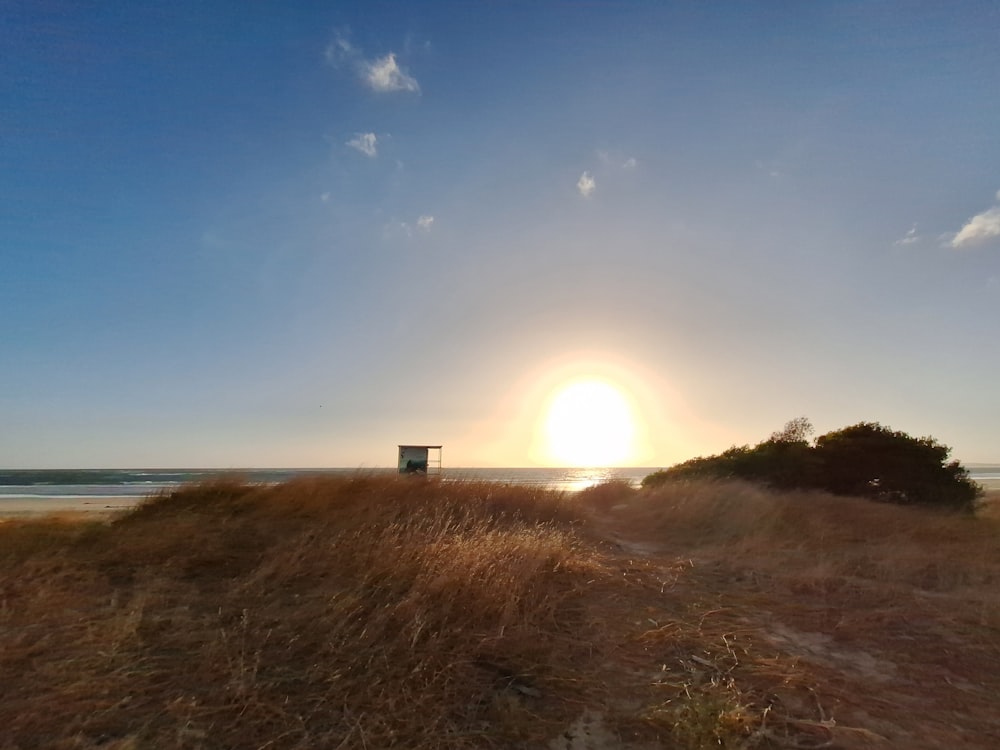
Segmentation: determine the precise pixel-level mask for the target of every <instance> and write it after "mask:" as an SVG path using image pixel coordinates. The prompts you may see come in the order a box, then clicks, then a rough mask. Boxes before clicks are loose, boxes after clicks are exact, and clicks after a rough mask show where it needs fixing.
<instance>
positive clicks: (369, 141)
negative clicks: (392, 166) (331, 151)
mask: <svg viewBox="0 0 1000 750" xmlns="http://www.w3.org/2000/svg"><path fill="white" fill-rule="evenodd" d="M377 143H378V138H377V137H376V136H375V134H374V133H358V134H357V135H356V136H354V137H353V138H352V139H351V140H349V141H347V143H346V144H345V145H347V146H350V147H351V148H354V149H357V150H358V151H360V152H361V153H362V154H364V155H365V156H371V157H375V156H378V148H377Z"/></svg>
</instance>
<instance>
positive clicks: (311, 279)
mask: <svg viewBox="0 0 1000 750" xmlns="http://www.w3.org/2000/svg"><path fill="white" fill-rule="evenodd" d="M997 29H1000V6H998V5H997V4H996V3H991V2H956V3H948V4H941V3H922V2H878V3H871V2H857V3H850V2H830V3H778V2H774V3H746V2H740V3H711V4H709V3H704V4H694V3H680V2H678V3H667V2H664V3H652V2H623V3H617V2H616V3H611V2H580V3H570V2H553V3H458V2H456V3H443V2H442V3H356V4H354V3H333V2H326V3H295V4H283V3H237V2H232V3H225V2H218V3H208V4H206V3H200V2H199V3H194V2H177V3H171V4H169V5H167V4H141V3H55V2H53V3H49V2H10V3H5V4H4V5H3V7H2V8H0V49H2V50H3V53H2V56H0V100H2V107H0V465H3V466H7V467H49V466H52V467H59V466H107V467H110V466H115V467H135V466H149V467H155V466H179V465H180V466H220V467H227V466H383V465H391V464H392V463H393V461H394V458H395V445H396V444H397V443H413V442H416V443H421V442H427V443H442V444H444V446H445V452H444V460H445V464H446V465H464V466H488V465H499V466H505V465H513V466H519V465H533V464H545V463H547V462H551V452H549V453H546V451H545V450H544V446H542V447H539V446H538V445H537V442H538V440H539V439H540V438H539V434H540V425H541V424H542V422H544V418H545V413H546V408H547V407H546V404H548V403H550V401H551V399H552V398H553V394H555V393H558V392H559V389H560V388H561V387H562V386H563V385H565V384H566V383H570V382H573V381H575V380H579V379H580V378H598V379H601V380H602V381H604V382H607V383H610V384H612V385H613V386H614V388H616V389H618V390H619V392H620V393H621V394H623V396H624V398H625V399H626V400H627V401H628V403H629V405H630V407H629V408H630V409H631V413H632V420H633V422H634V426H635V435H636V439H635V446H634V450H633V451H632V452H631V453H630V458H629V459H628V462H630V463H634V464H637V465H645V466H662V465H668V464H670V463H674V462H676V461H680V460H684V459H686V458H690V457H692V456H694V455H699V454H707V453H714V452H718V451H721V450H724V449H725V448H727V447H729V446H730V445H733V444H744V443H753V442H756V441H758V440H760V439H763V438H765V437H766V436H767V435H769V434H770V433H771V432H772V431H774V430H777V429H779V428H780V427H781V426H782V425H783V424H784V423H785V421H787V420H789V419H791V418H793V417H797V416H801V415H804V416H808V417H809V418H810V419H811V420H812V422H813V424H814V425H815V427H816V430H817V432H818V433H822V432H825V431H828V430H831V429H835V428H838V427H843V426H846V425H848V424H852V423H855V422H858V421H861V420H872V421H879V422H881V423H883V424H886V425H889V426H891V427H893V428H894V429H899V430H904V431H906V432H909V433H911V434H914V435H933V436H934V437H936V438H938V439H939V440H941V441H942V442H944V443H946V444H948V445H950V446H952V447H953V448H954V452H955V456H956V457H958V458H959V459H961V460H963V461H966V462H987V461H997V460H1000V389H998V388H997V385H996V383H997V382H998V376H1000V346H998V345H997V340H998V334H1000V138H998V137H997V134H998V133H1000V96H998V92H1000V35H998V31H997Z"/></svg>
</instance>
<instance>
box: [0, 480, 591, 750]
mask: <svg viewBox="0 0 1000 750" xmlns="http://www.w3.org/2000/svg"><path fill="white" fill-rule="evenodd" d="M567 512H568V508H567V505H566V504H565V502H563V501H562V499H561V498H560V497H559V496H555V495H551V494H545V493H543V494H539V493H537V492H534V491H531V490H511V489H509V488H502V487H494V486H490V485H471V484H469V485H461V486H447V487H445V486H443V485H440V484H438V483H435V482H405V481H387V480H380V479H373V478H366V477H362V476H359V477H356V478H353V479H350V480H300V481H297V482H291V483H289V484H286V485H280V486H277V487H251V486H245V485H240V484H235V483H226V482H216V483H210V484H206V485H201V486H194V487H189V488H184V489H182V490H180V491H178V492H175V493H174V494H172V495H169V496H164V497H159V498H155V499H152V500H150V501H149V502H147V503H145V504H143V505H142V506H141V507H139V508H138V509H136V510H135V511H134V512H132V513H129V514H127V515H125V516H123V517H122V518H120V519H119V520H117V521H115V522H114V523H112V524H111V525H110V526H105V527H95V528H86V529H84V528H69V527H66V526H59V525H52V524H49V523H38V524H30V523H24V524H19V525H18V527H17V528H10V529H7V528H5V529H3V530H0V535H2V537H0V538H2V540H3V547H2V550H3V557H4V558H5V559H4V560H3V566H4V567H3V573H2V581H3V600H2V609H0V613H2V614H0V646H2V650H0V672H2V673H3V674H4V676H5V679H4V683H5V684H4V686H3V692H4V698H3V702H2V704H0V714H2V715H0V747H25V748H27V747H39V748H41V747H46V748H56V747H66V748H70V747H72V748H90V747H102V748H103V747H111V746H120V747H157V748H159V747H273V748H279V747H287V748H299V747H302V748H305V747H340V746H343V747H370V748H376V747H389V746H392V747H473V746H476V747H478V746H483V744H484V743H485V744H492V743H494V742H497V743H502V742H515V741H529V740H531V739H532V738H537V737H538V733H539V732H542V734H543V735H551V734H552V733H555V732H557V731H558V726H559V724H560V722H562V721H563V720H564V719H566V720H568V715H566V714H565V712H560V711H559V710H558V707H556V709H557V710H554V711H553V713H552V717H551V720H550V721H549V722H545V721H539V720H538V719H537V717H534V716H533V711H534V710H535V708H533V706H534V705H535V704H538V705H541V704H542V703H543V702H544V697H545V696H546V695H547V694H550V693H553V692H554V690H555V687H554V686H557V685H561V683H560V681H561V680H564V679H565V678H566V674H565V671H566V670H565V665H571V664H573V663H574V662H576V661H586V659H587V658H589V654H590V653H591V651H592V649H591V647H590V645H589V644H588V643H587V642H586V641H585V640H584V639H585V638H587V635H588V624H587V622H586V621H584V619H583V616H584V614H585V612H584V610H583V608H582V607H581V606H580V596H581V591H582V590H583V589H585V587H586V585H587V582H588V581H590V580H592V579H593V578H594V577H595V576H600V575H601V568H600V564H599V562H598V560H597V559H596V557H595V555H594V554H593V553H592V552H591V551H589V550H588V549H587V548H586V547H585V546H583V545H582V544H581V543H580V541H579V540H578V539H577V538H576V536H575V534H574V532H573V530H572V524H571V523H569V522H568V520H567V519H568V516H567ZM561 689H562V690H563V692H565V687H564V686H563V687H562V688H561ZM536 707H537V706H536Z"/></svg>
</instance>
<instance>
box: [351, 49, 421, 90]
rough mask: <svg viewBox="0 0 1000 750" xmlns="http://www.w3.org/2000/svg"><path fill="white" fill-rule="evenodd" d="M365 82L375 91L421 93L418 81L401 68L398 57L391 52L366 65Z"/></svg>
mask: <svg viewBox="0 0 1000 750" xmlns="http://www.w3.org/2000/svg"><path fill="white" fill-rule="evenodd" d="M364 71H365V75H364V78H365V82H366V83H367V84H368V85H369V86H370V87H371V88H372V89H374V90H375V91H412V92H414V93H419V92H420V84H418V83H417V79H416V78H414V77H413V76H411V75H409V74H408V73H407V72H406V71H405V70H403V69H402V68H400V67H399V64H398V63H397V62H396V55H395V54H394V53H392V52H390V53H389V54H388V55H386V56H385V57H380V58H378V59H377V60H373V61H372V62H366V63H364Z"/></svg>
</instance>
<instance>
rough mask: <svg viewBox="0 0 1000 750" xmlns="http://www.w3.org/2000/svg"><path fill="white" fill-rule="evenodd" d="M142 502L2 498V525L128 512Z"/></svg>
mask: <svg viewBox="0 0 1000 750" xmlns="http://www.w3.org/2000/svg"><path fill="white" fill-rule="evenodd" d="M142 500H143V498H141V497H66V498H61V497H42V498H40V497H16V496H15V497H2V498H0V523H2V522H3V521H4V520H7V519H12V518H41V517H43V516H52V515H59V516H62V515H76V514H86V515H90V514H94V513H104V514H110V513H114V512H117V511H122V510H128V509H129V508H132V507H134V506H135V505H136V504H137V503H139V502H141V501H142Z"/></svg>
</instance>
